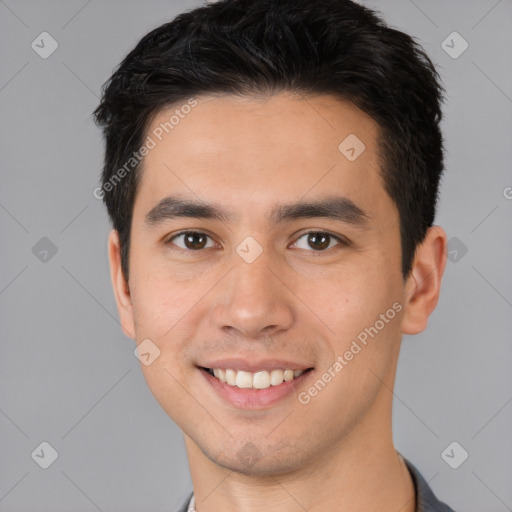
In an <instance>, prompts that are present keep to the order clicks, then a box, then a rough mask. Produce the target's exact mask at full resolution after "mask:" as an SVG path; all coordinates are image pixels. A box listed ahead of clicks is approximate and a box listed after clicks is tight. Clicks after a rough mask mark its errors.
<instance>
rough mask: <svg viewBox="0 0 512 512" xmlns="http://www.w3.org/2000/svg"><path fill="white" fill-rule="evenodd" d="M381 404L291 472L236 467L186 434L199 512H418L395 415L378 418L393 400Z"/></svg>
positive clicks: (383, 401) (377, 404)
mask: <svg viewBox="0 0 512 512" xmlns="http://www.w3.org/2000/svg"><path fill="white" fill-rule="evenodd" d="M386 398H388V397H386ZM375 406H376V408H377V409H378V408H379V400H377V403H376V404H375ZM380 407H381V410H380V411H378V410H377V411H374V413H377V414H369V415H367V416H366V418H363V419H362V420H361V422H360V423H359V424H358V426H357V428H354V429H353V430H352V431H351V432H350V434H348V435H347V436H346V437H345V438H344V439H343V440H342V441H341V442H339V443H338V444H337V445H336V446H332V447H330V449H329V451H328V452H327V453H323V454H320V455H319V456H318V457H317V458H316V460H315V461H313V462H312V463H311V464H309V465H308V466H307V467H304V466H302V467H299V468H297V469H296V470H294V471H292V472H289V473H286V474H276V475H263V476H262V475H244V474H240V473H237V472H234V471H230V470H229V469H226V468H224V467H221V466H219V465H217V464H215V463H214V462H213V461H211V460H210V459H209V458H208V457H206V456H205V455H204V453H203V452H202V451H201V450H200V449H199V447H198V446H197V445H196V444H195V443H194V442H193V441H192V439H190V438H189V437H188V436H185V444H186V447H187V453H188V458H189V465H190V473H191V476H192V482H193V486H194V494H195V500H196V510H197V512H216V511H219V510H222V511H225V512H256V511H258V512H260V511H263V510H264V511H265V512H274V511H275V512H277V511H279V512H297V510H301V509H302V510H308V512H320V511H324V510H339V511H351V512H354V511H365V512H380V511H382V510H397V511H398V510H400V512H414V511H415V509H416V498H415V492H414V485H413V482H412V479H411V475H410V474H409V471H408V469H407V467H406V465H405V463H404V461H403V459H402V457H401V456H400V455H399V454H398V453H397V451H396V450H395V448H394V446H393V441H392V433H391V418H390V414H388V415H387V416H388V417H387V420H388V421H375V420H376V417H378V416H379V413H380V418H381V420H382V418H383V416H382V414H383V413H385V411H386V410H388V411H389V409H388V404H387V401H386V400H382V401H381V402H380ZM384 417H386V416H384Z"/></svg>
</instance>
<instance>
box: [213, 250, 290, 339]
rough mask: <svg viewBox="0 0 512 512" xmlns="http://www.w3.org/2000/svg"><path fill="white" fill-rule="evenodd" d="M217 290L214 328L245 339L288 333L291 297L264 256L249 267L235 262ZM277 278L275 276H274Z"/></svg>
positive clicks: (240, 261) (288, 290)
mask: <svg viewBox="0 0 512 512" xmlns="http://www.w3.org/2000/svg"><path fill="white" fill-rule="evenodd" d="M234 264H235V268H234V269H233V270H232V271H231V272H229V273H228V275H227V276H226V278H225V280H223V282H222V286H220V287H219V288H218V290H219V291H218V292H217V293H218V295H217V297H216V305H215V306H214V308H213V320H214V322H215V324H216V327H217V328H220V329H221V330H223V331H225V332H228V333H229V334H236V335H238V336H240V337H244V338H254V339H256V338H261V337H262V336H271V335H274V334H277V333H278V332H281V331H286V330H288V329H290V327H291V325H292V323H293V320H294V306H293V293H292V292H291V290H290V289H289V288H288V287H287V285H286V283H285V282H284V279H283V278H282V277H281V278H278V277H277V275H279V273H278V271H277V269H276V268H274V267H275V265H274V266H273V265H272V262H271V261H270V258H269V257H268V256H266V255H265V252H264V253H263V254H262V255H260V256H259V257H258V258H257V259H256V260H255V261H253V262H252V263H247V262H245V261H243V260H241V259H240V260H239V261H236V260H235V263H234ZM276 274H277V275H276Z"/></svg>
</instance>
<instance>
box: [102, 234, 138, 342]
mask: <svg viewBox="0 0 512 512" xmlns="http://www.w3.org/2000/svg"><path fill="white" fill-rule="evenodd" d="M108 259H109V262H110V279H111V281H112V288H113V289H114V295H115V298H116V303H117V310H118V311H119V318H120V320H121V327H122V329H123V332H124V333H125V334H126V336H128V337H129V338H133V339H135V324H134V321H133V306H132V299H131V295H130V289H129V287H128V283H127V282H126V279H125V277H124V274H123V270H122V268H121V243H120V240H119V233H118V232H117V231H116V230H115V229H113V230H112V231H111V232H110V234H109V237H108Z"/></svg>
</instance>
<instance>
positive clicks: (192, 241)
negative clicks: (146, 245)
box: [166, 231, 215, 251]
mask: <svg viewBox="0 0 512 512" xmlns="http://www.w3.org/2000/svg"><path fill="white" fill-rule="evenodd" d="M209 238H210V237H209V236H208V235H207V234H205V233H201V232H199V231H183V232H182V233H178V234H177V235H174V236H173V237H172V238H170V239H169V240H168V241H167V242H166V243H167V244H172V245H176V246H177V247H178V248H179V249H181V250H183V251H199V250H201V249H208V248H210V247H214V246H215V243H214V242H213V240H211V238H210V240H211V245H207V243H208V239H209ZM179 239H182V240H183V242H182V243H183V245H180V244H177V243H176V240H179Z"/></svg>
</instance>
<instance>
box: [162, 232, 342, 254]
mask: <svg viewBox="0 0 512 512" xmlns="http://www.w3.org/2000/svg"><path fill="white" fill-rule="evenodd" d="M188 234H198V235H205V236H207V237H208V238H210V239H212V237H211V236H210V235H208V234H207V233H204V232H203V231H194V230H187V231H181V232H180V233H176V234H175V235H173V236H172V237H171V238H169V239H168V240H167V242H165V245H168V246H169V247H171V250H173V251H177V252H185V253H195V252H197V253H199V252H202V251H204V250H205V249H212V247H206V248H203V249H197V250H193V249H183V248H181V247H176V246H174V245H175V244H174V243H173V240H175V239H176V238H178V237H180V236H183V235H188ZM310 234H315V235H327V236H329V237H330V238H333V239H334V240H336V241H337V242H339V243H338V245H340V246H345V247H348V246H349V245H350V243H349V242H348V241H347V240H345V239H343V238H341V237H340V236H337V235H334V234H333V233H330V232H329V231H319V230H311V231H306V232H305V233H302V234H301V235H300V236H299V237H298V238H297V239H296V240H295V242H294V244H296V243H297V241H298V240H300V239H301V238H302V237H304V236H306V235H310ZM338 245H335V246H334V247H330V248H328V249H323V250H319V251H315V250H314V249H311V250H308V251H307V252H311V253H313V254H315V255H320V254H321V253H326V252H328V251H330V250H332V249H334V248H335V247H338ZM172 246H174V247H172ZM301 250H305V249H301Z"/></svg>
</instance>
